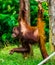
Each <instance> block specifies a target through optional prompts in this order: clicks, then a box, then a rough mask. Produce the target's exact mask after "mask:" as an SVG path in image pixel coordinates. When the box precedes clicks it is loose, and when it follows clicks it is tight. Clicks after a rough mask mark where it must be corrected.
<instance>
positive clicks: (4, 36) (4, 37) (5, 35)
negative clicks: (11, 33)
mask: <svg viewBox="0 0 55 65" xmlns="http://www.w3.org/2000/svg"><path fill="white" fill-rule="evenodd" d="M6 37H7V34H6V33H4V34H3V35H2V40H3V41H5V40H6Z"/></svg>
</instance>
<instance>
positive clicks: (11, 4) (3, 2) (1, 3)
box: [0, 0, 49, 45]
mask: <svg viewBox="0 0 55 65" xmlns="http://www.w3.org/2000/svg"><path fill="white" fill-rule="evenodd" d="M42 6H43V9H44V13H43V16H44V17H43V19H44V21H45V23H46V24H45V32H46V37H47V40H46V42H47V41H48V39H49V38H48V37H49V14H48V4H47V3H46V2H43V3H42ZM37 14H38V2H36V1H35V0H30V17H31V25H32V26H36V22H37ZM18 15H19V0H0V42H1V43H2V44H3V45H4V44H7V43H6V42H10V43H14V42H16V39H12V37H11V34H12V29H13V27H14V26H17V25H18Z"/></svg>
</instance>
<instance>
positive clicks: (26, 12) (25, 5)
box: [19, 0, 30, 25]
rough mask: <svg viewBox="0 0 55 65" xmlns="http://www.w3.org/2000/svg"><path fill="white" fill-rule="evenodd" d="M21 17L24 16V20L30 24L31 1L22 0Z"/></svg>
mask: <svg viewBox="0 0 55 65" xmlns="http://www.w3.org/2000/svg"><path fill="white" fill-rule="evenodd" d="M19 16H20V18H24V20H25V21H26V22H27V23H28V24H29V25H30V2H29V0H20V11H19Z"/></svg>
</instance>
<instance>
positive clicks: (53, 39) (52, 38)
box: [49, 0, 55, 51]
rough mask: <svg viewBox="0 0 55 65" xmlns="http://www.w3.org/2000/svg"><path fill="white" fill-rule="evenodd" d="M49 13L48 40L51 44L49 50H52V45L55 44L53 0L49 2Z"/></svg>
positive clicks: (54, 3) (54, 4) (54, 1)
mask: <svg viewBox="0 0 55 65" xmlns="http://www.w3.org/2000/svg"><path fill="white" fill-rule="evenodd" d="M49 15H50V19H49V28H50V34H49V42H50V45H51V50H52V51H53V46H55V0H50V2H49ZM52 44H53V45H52Z"/></svg>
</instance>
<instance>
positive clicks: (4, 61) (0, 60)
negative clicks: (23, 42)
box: [0, 43, 55, 65]
mask: <svg viewBox="0 0 55 65" xmlns="http://www.w3.org/2000/svg"><path fill="white" fill-rule="evenodd" d="M46 46H47V51H48V53H49V54H51V51H50V47H49V44H48V43H47V45H46ZM15 47H17V46H16V45H13V46H10V45H9V46H8V47H4V48H3V49H0V65H38V63H40V62H41V61H42V60H43V59H42V56H41V53H40V50H39V47H38V46H36V45H34V46H33V53H34V54H33V57H31V56H30V57H29V58H27V59H24V58H23V56H22V54H21V53H14V54H13V55H10V54H9V51H10V50H11V49H12V48H15ZM44 65H55V57H52V58H51V59H50V60H49V61H48V62H47V63H46V64H44Z"/></svg>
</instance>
